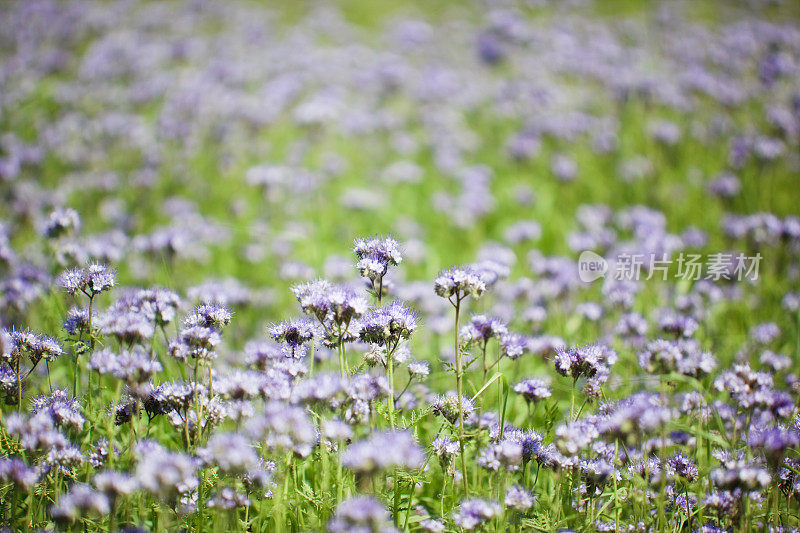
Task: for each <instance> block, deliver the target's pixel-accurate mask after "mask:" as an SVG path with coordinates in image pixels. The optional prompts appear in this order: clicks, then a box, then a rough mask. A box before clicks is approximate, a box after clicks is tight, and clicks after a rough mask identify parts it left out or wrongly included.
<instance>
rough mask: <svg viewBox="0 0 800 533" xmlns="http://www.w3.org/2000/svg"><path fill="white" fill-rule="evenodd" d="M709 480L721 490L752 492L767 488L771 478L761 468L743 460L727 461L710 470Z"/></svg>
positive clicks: (764, 469) (765, 470)
mask: <svg viewBox="0 0 800 533" xmlns="http://www.w3.org/2000/svg"><path fill="white" fill-rule="evenodd" d="M709 479H710V480H711V482H712V483H713V484H714V486H715V487H717V488H718V489H721V490H734V489H740V490H743V491H753V490H759V489H763V488H764V487H767V486H768V485H769V483H770V481H771V479H772V478H771V477H770V475H769V472H767V469H766V468H764V467H763V466H760V465H758V464H752V463H748V462H746V461H744V460H729V461H725V462H724V463H723V464H722V466H720V467H719V468H715V469H714V470H712V471H711V474H710V475H709Z"/></svg>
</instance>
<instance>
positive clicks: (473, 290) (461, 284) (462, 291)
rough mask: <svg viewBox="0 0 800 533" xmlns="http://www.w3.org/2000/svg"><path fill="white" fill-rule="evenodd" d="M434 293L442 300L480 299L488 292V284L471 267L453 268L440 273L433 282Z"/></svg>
mask: <svg viewBox="0 0 800 533" xmlns="http://www.w3.org/2000/svg"><path fill="white" fill-rule="evenodd" d="M433 286H434V291H435V292H436V294H437V295H439V296H441V297H442V298H452V297H455V298H456V300H460V299H462V298H465V297H467V296H472V297H473V298H479V297H480V296H481V295H482V294H483V293H484V291H486V282H485V281H484V280H483V278H482V277H481V276H480V274H478V273H477V272H475V270H474V269H472V268H471V267H464V268H462V267H457V266H455V267H452V268H450V269H448V270H444V271H442V272H440V273H439V275H438V276H437V277H436V279H435V280H434V281H433Z"/></svg>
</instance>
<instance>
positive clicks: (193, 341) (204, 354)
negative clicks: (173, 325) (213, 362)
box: [169, 326, 222, 361]
mask: <svg viewBox="0 0 800 533" xmlns="http://www.w3.org/2000/svg"><path fill="white" fill-rule="evenodd" d="M221 341H222V337H221V335H220V333H219V331H217V330H216V329H215V328H210V327H205V326H188V327H185V328H183V329H182V330H181V331H180V334H179V335H178V338H177V339H175V340H173V341H172V342H170V344H169V353H170V355H172V356H173V357H174V358H176V359H179V360H182V361H183V360H186V359H187V358H189V357H191V358H192V359H200V360H210V359H214V358H215V357H216V356H217V354H216V350H215V348H216V346H217V345H218V344H219V343H220V342H221Z"/></svg>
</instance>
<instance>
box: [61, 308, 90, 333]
mask: <svg viewBox="0 0 800 533" xmlns="http://www.w3.org/2000/svg"><path fill="white" fill-rule="evenodd" d="M63 328H64V329H65V330H66V332H67V333H69V334H70V335H79V334H80V333H82V332H84V331H87V330H88V329H89V310H88V309H81V308H79V307H73V308H71V309H70V310H69V311H68V312H67V318H66V319H64V325H63Z"/></svg>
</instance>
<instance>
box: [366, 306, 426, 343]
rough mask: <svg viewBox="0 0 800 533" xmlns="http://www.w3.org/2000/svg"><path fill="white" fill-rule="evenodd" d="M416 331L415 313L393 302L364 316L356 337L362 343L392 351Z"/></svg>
mask: <svg viewBox="0 0 800 533" xmlns="http://www.w3.org/2000/svg"><path fill="white" fill-rule="evenodd" d="M416 329H417V313H416V312H414V311H412V310H411V309H409V308H408V307H406V306H405V305H403V304H401V303H400V302H397V301H394V302H392V303H390V304H389V305H386V306H383V307H379V308H378V309H374V310H372V311H371V312H370V313H368V314H367V315H366V316H364V318H363V319H362V320H361V322H360V327H359V330H358V335H359V337H360V338H361V340H362V341H364V342H368V343H372V344H377V345H379V346H388V347H390V349H393V348H394V347H396V345H397V344H398V343H399V342H400V341H401V340H404V339H406V340H407V339H409V338H411V335H412V334H413V333H414V331H415V330H416Z"/></svg>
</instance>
